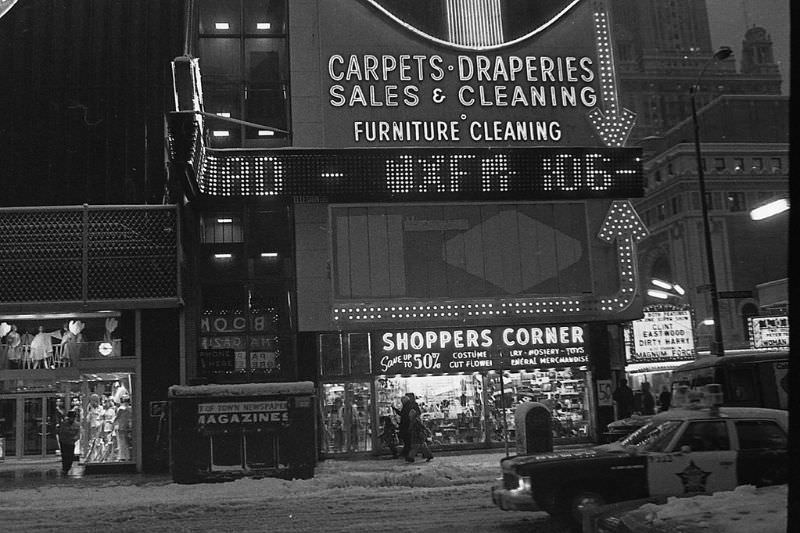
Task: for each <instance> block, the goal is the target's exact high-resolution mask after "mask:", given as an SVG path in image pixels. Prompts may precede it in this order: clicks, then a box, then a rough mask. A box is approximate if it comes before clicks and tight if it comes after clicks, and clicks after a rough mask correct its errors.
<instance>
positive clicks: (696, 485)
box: [675, 461, 711, 494]
mask: <svg viewBox="0 0 800 533" xmlns="http://www.w3.org/2000/svg"><path fill="white" fill-rule="evenodd" d="M675 475H676V476H678V477H679V478H681V483H683V492H684V494H689V493H692V492H705V491H706V480H707V479H708V476H710V475H711V472H706V471H705V470H703V469H702V468H700V467H698V466H697V465H696V464H694V461H690V462H689V466H687V467H686V468H684V469H683V472H681V473H679V474H675Z"/></svg>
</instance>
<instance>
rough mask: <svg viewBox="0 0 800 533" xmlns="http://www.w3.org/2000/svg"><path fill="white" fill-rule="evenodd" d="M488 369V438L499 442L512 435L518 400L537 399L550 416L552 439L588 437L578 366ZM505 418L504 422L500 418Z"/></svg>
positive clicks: (585, 395) (584, 394)
mask: <svg viewBox="0 0 800 533" xmlns="http://www.w3.org/2000/svg"><path fill="white" fill-rule="evenodd" d="M500 379H501V374H499V373H494V372H490V373H489V374H488V375H487V378H486V381H487V385H486V389H487V394H486V402H487V408H488V409H487V411H488V413H489V418H490V438H491V440H493V441H503V439H504V432H505V431H507V432H508V439H509V440H514V438H515V432H516V428H515V419H514V412H515V409H516V407H517V406H518V405H519V404H520V403H522V402H539V403H542V404H544V405H545V406H547V408H548V409H550V412H551V413H552V415H553V426H552V427H553V438H554V439H561V440H562V441H563V440H584V439H588V438H590V437H591V427H590V425H591V416H590V414H589V410H590V409H589V398H588V394H589V393H590V391H591V389H590V388H589V387H588V386H587V375H586V371H584V370H581V369H578V368H561V369H554V368H551V369H541V370H534V371H531V372H504V373H503V374H502V379H503V383H502V387H501V385H500ZM504 417H505V424H504V423H503V418H504Z"/></svg>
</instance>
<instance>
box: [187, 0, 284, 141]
mask: <svg viewBox="0 0 800 533" xmlns="http://www.w3.org/2000/svg"><path fill="white" fill-rule="evenodd" d="M198 19H199V30H200V31H199V36H198V41H197V53H196V55H197V56H198V57H199V58H200V68H201V72H202V76H203V97H204V107H205V110H206V111H207V112H209V113H212V114H215V115H219V116H220V117H222V118H220V119H219V120H214V119H213V118H212V119H211V120H209V129H210V130H211V132H212V136H211V144H212V146H214V147H219V148H232V147H241V146H253V147H262V146H263V147H270V146H282V145H286V144H288V134H286V133H282V131H287V130H288V128H289V123H290V122H289V60H288V53H289V52H288V50H289V47H288V34H287V2H286V0H200V1H199V3H198ZM224 118H234V119H239V120H245V121H247V122H251V123H254V124H259V125H263V126H265V127H264V128H257V127H251V126H244V125H240V124H236V123H231V122H227V121H225V120H224ZM276 129H277V130H282V131H275V130H276Z"/></svg>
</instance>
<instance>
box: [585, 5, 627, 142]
mask: <svg viewBox="0 0 800 533" xmlns="http://www.w3.org/2000/svg"><path fill="white" fill-rule="evenodd" d="M595 9H596V10H595V13H594V17H593V18H594V32H595V41H596V43H597V62H598V63H599V73H598V77H599V80H598V81H599V83H600V101H601V102H602V103H603V109H600V108H599V107H596V108H594V109H593V110H592V111H591V112H589V121H590V122H591V123H592V125H593V126H594V128H595V130H596V131H597V135H598V136H599V137H600V139H601V140H602V141H603V143H605V145H606V146H623V145H624V144H625V141H626V140H627V138H628V135H630V133H631V129H633V124H634V122H635V121H636V114H635V113H633V112H632V111H629V110H628V109H625V108H622V109H620V107H619V102H618V98H617V83H616V77H615V74H614V72H615V71H614V53H613V50H612V46H611V38H610V32H609V26H608V14H607V13H606V10H605V3H604V2H597V3H596V4H595Z"/></svg>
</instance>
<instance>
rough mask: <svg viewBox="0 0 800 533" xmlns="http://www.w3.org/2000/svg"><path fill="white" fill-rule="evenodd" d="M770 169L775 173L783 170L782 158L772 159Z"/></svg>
mask: <svg viewBox="0 0 800 533" xmlns="http://www.w3.org/2000/svg"><path fill="white" fill-rule="evenodd" d="M770 167H771V168H772V171H773V172H776V171H778V170H781V169H782V168H783V161H781V158H780V157H773V158H771V159H770Z"/></svg>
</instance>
